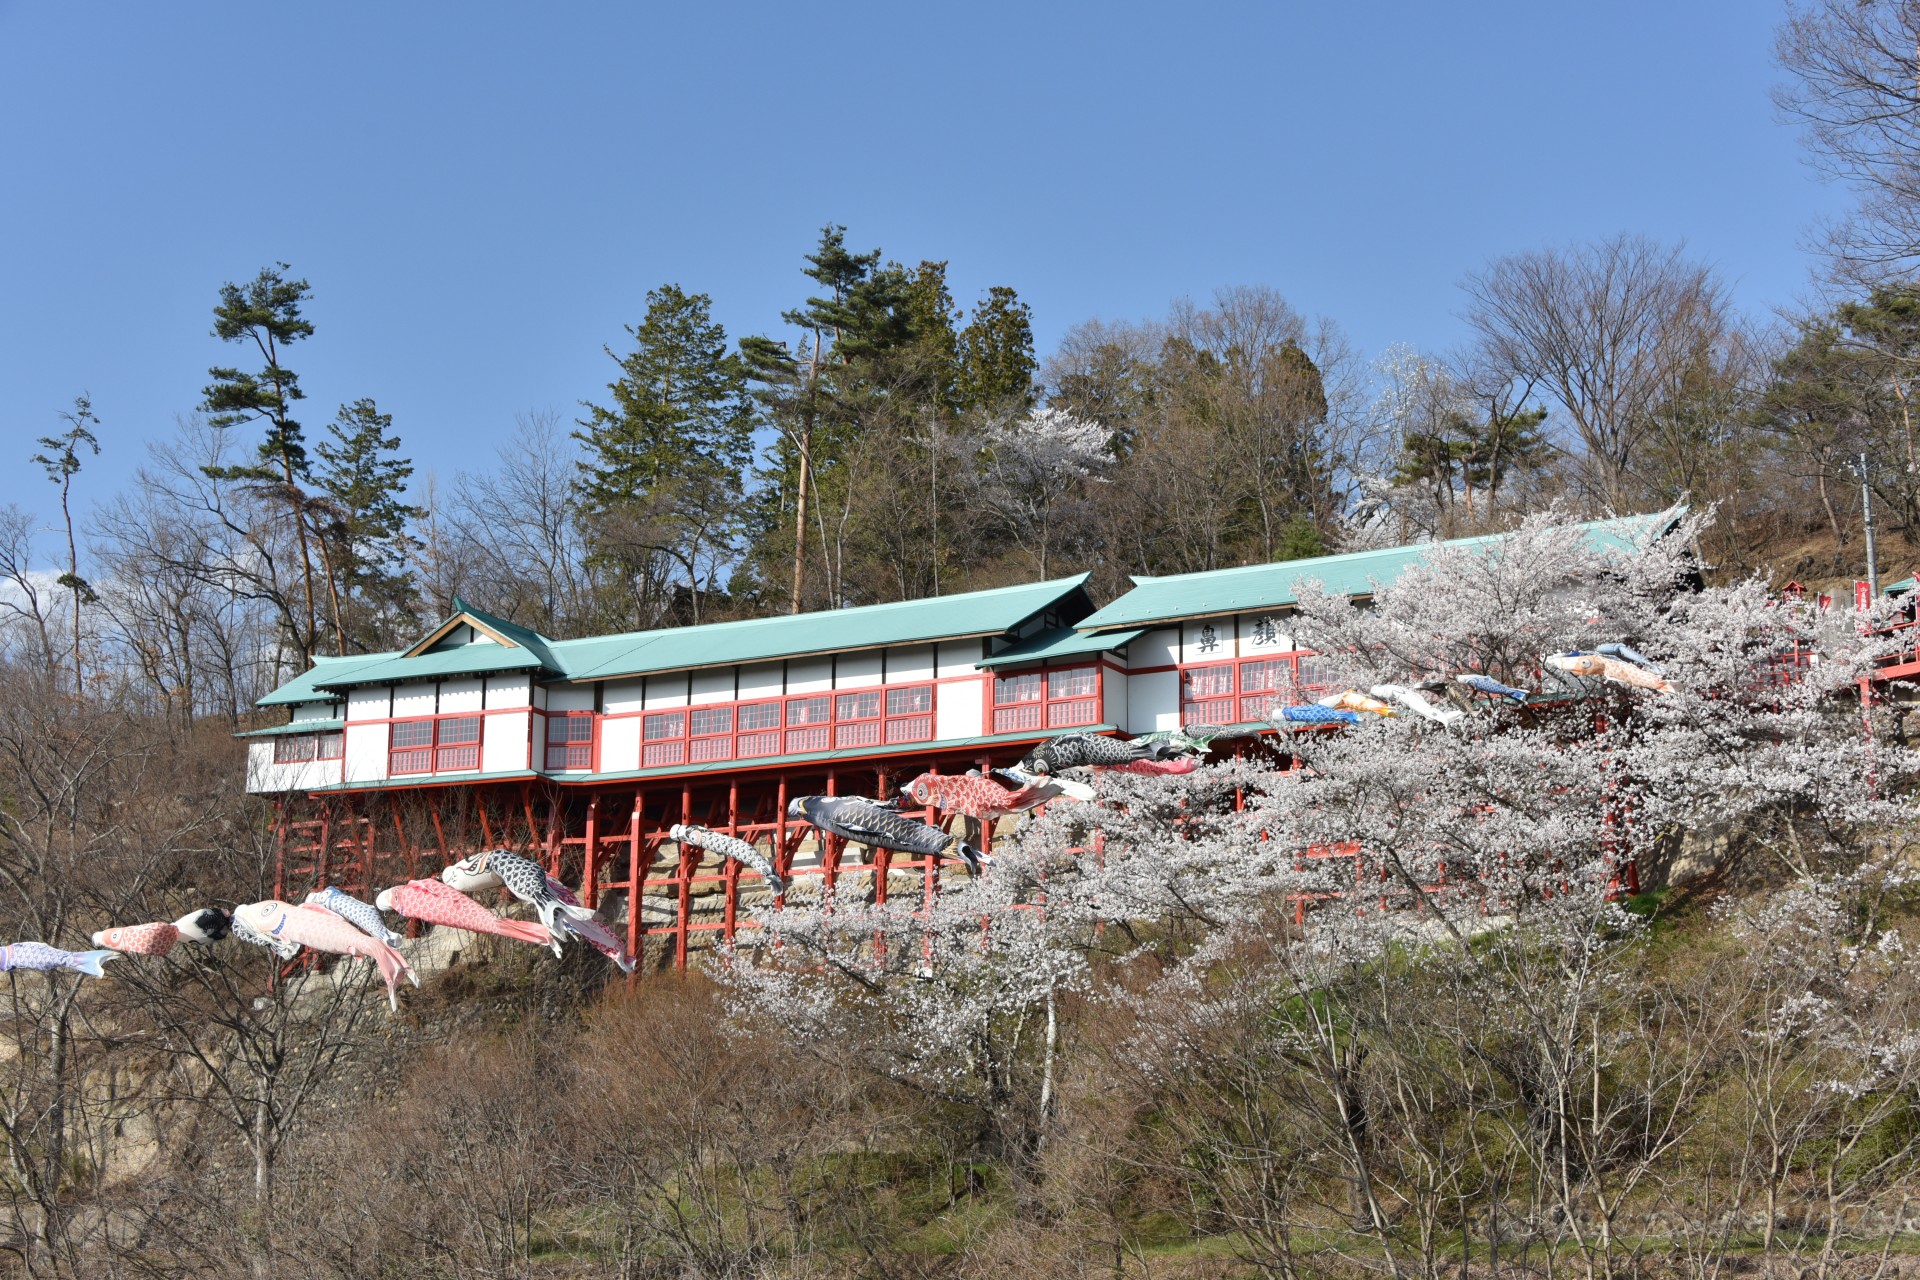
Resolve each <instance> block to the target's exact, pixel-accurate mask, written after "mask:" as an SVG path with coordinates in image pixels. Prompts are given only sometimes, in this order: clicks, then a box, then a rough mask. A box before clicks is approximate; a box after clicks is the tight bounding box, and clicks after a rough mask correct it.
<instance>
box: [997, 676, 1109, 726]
mask: <svg viewBox="0 0 1920 1280" xmlns="http://www.w3.org/2000/svg"><path fill="white" fill-rule="evenodd" d="M1099 720H1100V670H1099V668H1098V667H1052V668H1049V669H1048V670H1046V671H1022V672H1018V673H1017V674H1014V675H1005V676H995V677H994V680H993V731H994V732H995V733H1017V732H1019V731H1021V730H1023V729H1039V728H1043V727H1044V728H1048V729H1063V728H1072V727H1074V726H1076V725H1088V724H1097V723H1099Z"/></svg>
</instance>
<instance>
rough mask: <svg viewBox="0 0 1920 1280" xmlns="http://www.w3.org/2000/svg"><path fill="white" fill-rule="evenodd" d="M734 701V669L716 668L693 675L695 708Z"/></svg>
mask: <svg viewBox="0 0 1920 1280" xmlns="http://www.w3.org/2000/svg"><path fill="white" fill-rule="evenodd" d="M732 701H733V668H732V667H715V668H713V669H711V670H707V671H696V672H694V673H693V702H694V705H695V706H698V705H700V704H701V703H703V702H732Z"/></svg>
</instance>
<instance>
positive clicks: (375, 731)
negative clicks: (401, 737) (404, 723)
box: [345, 724, 387, 782]
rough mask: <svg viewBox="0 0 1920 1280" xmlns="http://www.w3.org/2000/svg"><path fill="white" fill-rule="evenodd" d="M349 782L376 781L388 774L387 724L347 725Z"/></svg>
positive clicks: (346, 778) (347, 779) (347, 777)
mask: <svg viewBox="0 0 1920 1280" xmlns="http://www.w3.org/2000/svg"><path fill="white" fill-rule="evenodd" d="M346 765H347V769H346V775H345V781H347V782H375V781H378V780H379V779H381V778H384V777H386V776H387V726H386V725H384V724H348V725H347V760H346Z"/></svg>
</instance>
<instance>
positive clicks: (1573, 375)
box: [1461, 235, 1728, 510]
mask: <svg viewBox="0 0 1920 1280" xmlns="http://www.w3.org/2000/svg"><path fill="white" fill-rule="evenodd" d="M1461 287H1462V288H1463V289H1464V290H1465V291H1466V293H1467V296H1468V298H1469V299H1470V304H1469V306H1468V308H1467V312H1466V319H1467V322H1468V323H1469V324H1470V325H1472V326H1473V328H1474V330H1475V331H1476V332H1477V333H1478V335H1479V342H1480V344H1481V346H1482V348H1483V356H1484V363H1485V364H1487V365H1489V366H1491V367H1492V368H1495V369H1498V370H1499V371H1500V374H1501V376H1502V377H1504V378H1505V379H1508V380H1511V381H1516V382H1521V381H1524V382H1533V383H1536V384H1537V385H1538V387H1539V388H1540V390H1541V392H1542V393H1543V394H1544V395H1545V396H1547V397H1548V400H1549V407H1550V409H1551V410H1552V411H1553V417H1552V418H1551V419H1549V420H1550V421H1559V422H1563V423H1565V424H1566V427H1567V429H1569V430H1570V431H1571V432H1572V433H1573V437H1574V439H1573V441H1572V443H1574V444H1576V445H1577V446H1578V448H1579V451H1580V459H1579V461H1580V465H1581V471H1582V479H1583V482H1584V487H1585V489H1586V490H1587V494H1588V496H1589V498H1590V500H1591V501H1593V502H1594V503H1596V504H1598V505H1601V506H1604V507H1608V508H1612V509H1615V510H1625V509H1626V508H1627V507H1629V506H1631V505H1632V504H1633V503H1634V502H1635V501H1636V500H1638V499H1639V498H1640V497H1641V496H1642V494H1643V492H1644V491H1645V490H1646V488H1647V485H1646V481H1645V479H1644V477H1643V476H1642V475H1641V474H1640V462H1641V458H1640V454H1641V450H1642V446H1643V445H1644V444H1645V443H1646V442H1647V440H1648V438H1649V437H1650V436H1651V435H1652V434H1653V432H1654V430H1655V426H1656V422H1657V416H1658V413H1659V410H1660V408H1661V406H1662V405H1663V404H1666V403H1668V402H1669V401H1670V400H1671V399H1672V398H1673V396H1674V394H1675V393H1676V391H1677V390H1678V388H1679V387H1680V386H1681V384H1682V382H1683V381H1684V379H1685V377H1686V375H1687V373H1688V372H1689V370H1690V369H1691V368H1693V367H1694V364H1695V361H1696V359H1697V357H1698V353H1699V352H1700V351H1701V350H1702V349H1703V348H1707V347H1711V346H1712V345H1714V343H1715V342H1717V340H1718V339H1719V336H1720V334H1721V333H1722V332H1723V331H1724V330H1725V328H1726V327H1727V323H1728V320H1727V299H1726V291H1725V289H1724V287H1723V286H1722V285H1721V284H1720V282H1719V280H1718V279H1717V278H1716V277H1715V276H1714V274H1713V271H1712V269H1711V268H1710V267H1707V266H1705V265H1704V264H1701V263H1697V262H1693V261H1690V260H1689V259H1687V258H1686V257H1685V256H1684V247H1683V246H1673V247H1670V248H1669V247H1666V246H1662V245H1659V244H1656V243H1654V242H1653V241H1651V240H1648V239H1646V238H1644V237H1641V236H1626V235H1620V236H1615V237H1613V238H1612V239H1609V240H1602V241H1599V242H1598V243H1595V244H1589V245H1579V246H1575V247H1573V248H1571V249H1564V250H1562V249H1540V250H1534V251H1531V252H1528V253H1519V254H1513V255H1510V256H1508V257H1504V258H1497V259H1495V260H1494V261H1493V262H1492V263H1490V264H1489V265H1488V266H1487V267H1486V269H1485V270H1483V271H1480V272H1478V273H1476V274H1474V275H1471V276H1468V277H1467V278H1466V280H1465V281H1464V282H1463V283H1462V286H1461Z"/></svg>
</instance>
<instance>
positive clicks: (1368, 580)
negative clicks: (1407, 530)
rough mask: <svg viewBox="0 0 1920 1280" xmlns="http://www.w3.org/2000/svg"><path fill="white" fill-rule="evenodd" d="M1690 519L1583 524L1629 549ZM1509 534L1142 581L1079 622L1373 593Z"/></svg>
mask: <svg viewBox="0 0 1920 1280" xmlns="http://www.w3.org/2000/svg"><path fill="white" fill-rule="evenodd" d="M1683 514H1684V508H1679V507H1675V508H1671V509H1669V510H1666V511H1661V512H1657V513H1655V514H1652V515H1643V516H1620V517H1616V518H1614V519H1611V520H1593V521H1589V522H1587V523H1585V524H1582V525H1579V526H1577V527H1578V528H1581V529H1584V530H1586V531H1587V535H1588V538H1589V540H1590V541H1591V542H1592V543H1593V544H1594V545H1595V546H1596V547H1600V548H1603V549H1619V550H1627V549H1630V548H1634V547H1638V546H1641V545H1644V544H1645V543H1646V542H1649V541H1652V540H1653V539H1655V538H1658V537H1660V536H1661V535H1662V534H1664V533H1666V532H1667V531H1668V530H1669V529H1671V528H1672V527H1673V526H1674V525H1675V524H1676V523H1678V522H1679V520H1680V518H1681V516H1682V515H1683ZM1506 537H1507V535H1506V534H1499V533H1496V534H1488V535H1485V536H1483V537H1478V538H1450V539H1448V540H1446V541H1444V542H1417V543H1413V544H1411V545H1409V546H1403V547H1381V548H1378V549H1376V550H1372V551H1350V552H1346V553H1345V554H1342V555H1334V556H1314V557H1312V558H1310V559H1306V560H1283V561H1281V562H1279V563H1277V564H1255V565H1247V566H1245V567H1243V568H1238V569H1214V570H1211V571H1208V572H1205V573H1182V574H1174V575H1171V576H1168V577H1162V578H1152V577H1138V578H1135V579H1134V580H1133V582H1134V588H1133V590H1131V591H1129V592H1127V593H1126V594H1125V595H1123V596H1121V597H1120V598H1119V599H1118V600H1115V601H1114V602H1113V603H1112V604H1109V605H1108V606H1107V607H1106V608H1104V609H1100V610H1097V611H1096V612H1094V613H1092V614H1090V615H1088V616H1087V617H1085V618H1082V619H1081V620H1080V621H1079V622H1078V623H1076V624H1075V625H1076V626H1077V627H1078V628H1079V629H1080V630H1082V631H1107V630H1112V629H1114V628H1117V627H1141V626H1143V625H1146V624H1150V623H1163V622H1176V621H1179V620H1182V619H1185V618H1201V617H1206V616H1208V615H1211V614H1220V613H1245V612H1249V611H1251V610H1254V609H1278V608H1284V607H1286V606H1288V605H1291V604H1294V603H1296V602H1297V601H1298V600H1299V589H1300V585H1301V584H1302V583H1304V582H1314V581H1317V582H1319V583H1320V585H1321V586H1322V587H1323V588H1324V589H1325V590H1326V591H1328V592H1329V593H1331V594H1335V595H1349V596H1365V595H1372V594H1373V592H1374V589H1375V588H1376V586H1381V585H1387V584H1390V583H1392V582H1393V581H1394V579H1396V578H1398V577H1399V576H1400V575H1401V574H1403V573H1405V572H1406V571H1407V570H1408V569H1410V568H1412V567H1413V566H1414V565H1416V564H1418V563H1419V562H1420V561H1421V560H1423V559H1425V558H1426V556H1427V555H1428V553H1430V552H1431V551H1433V550H1434V549H1435V548H1437V547H1469V548H1471V547H1487V546H1492V545H1493V544H1495V543H1498V542H1501V541H1503V540H1505V538H1506Z"/></svg>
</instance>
